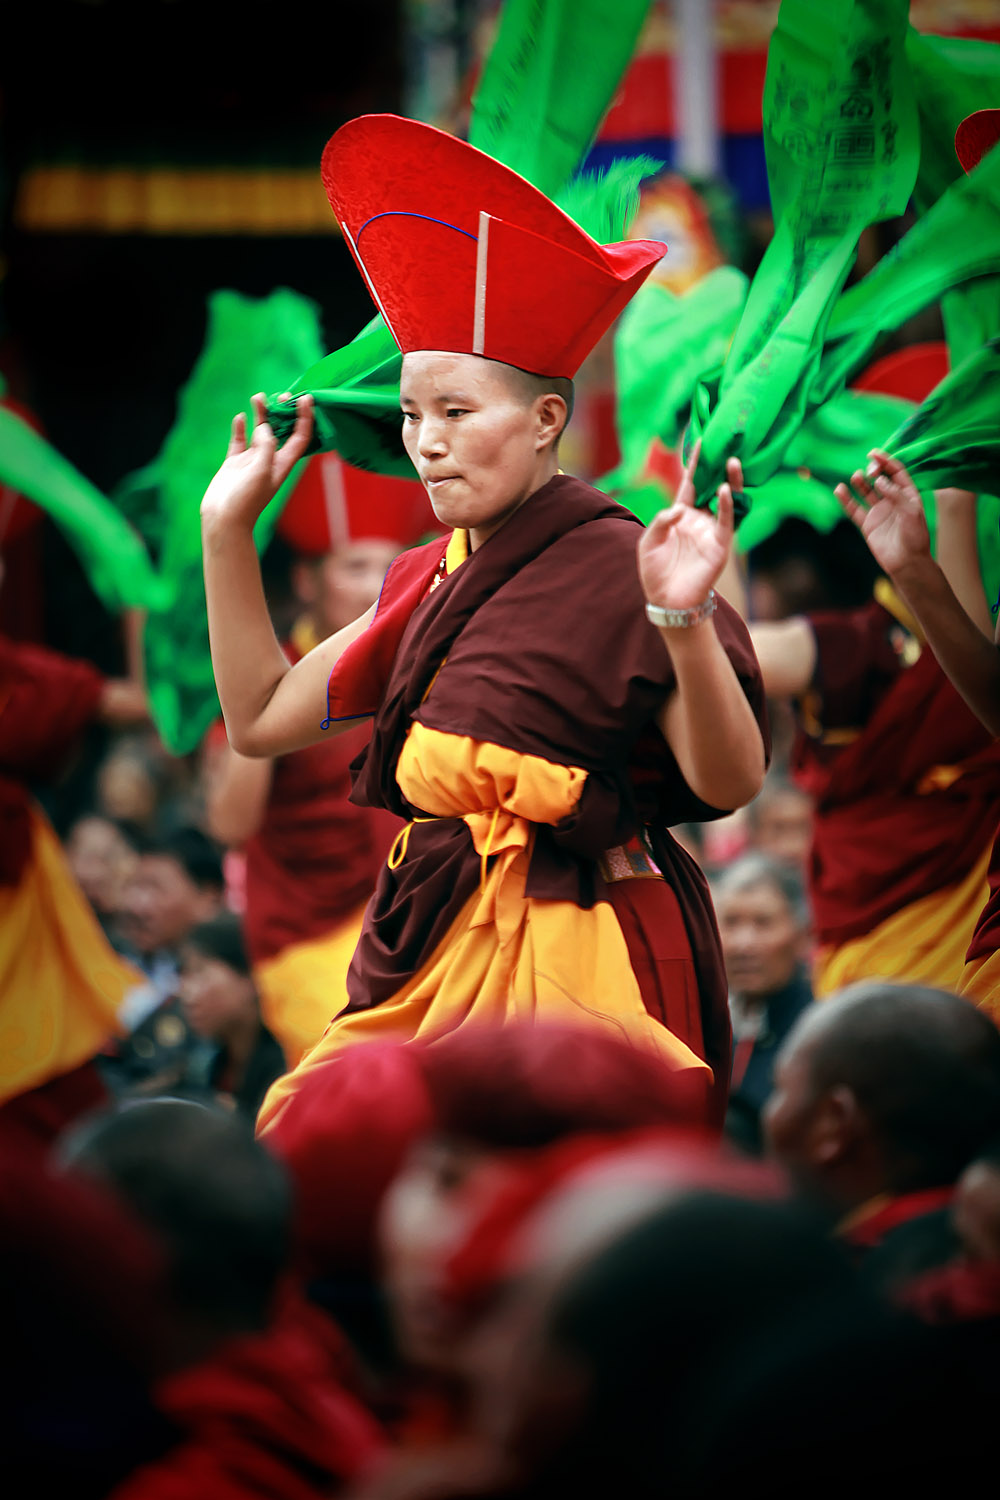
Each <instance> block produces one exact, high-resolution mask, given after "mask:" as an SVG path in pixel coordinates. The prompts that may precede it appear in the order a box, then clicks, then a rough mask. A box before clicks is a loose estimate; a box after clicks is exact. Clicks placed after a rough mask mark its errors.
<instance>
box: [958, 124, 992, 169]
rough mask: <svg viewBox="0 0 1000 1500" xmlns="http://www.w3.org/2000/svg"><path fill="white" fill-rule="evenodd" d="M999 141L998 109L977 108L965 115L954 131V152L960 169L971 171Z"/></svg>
mask: <svg viewBox="0 0 1000 1500" xmlns="http://www.w3.org/2000/svg"><path fill="white" fill-rule="evenodd" d="M997 141H1000V109H977V110H976V112H975V114H972V115H966V117H965V119H964V120H963V121H962V123H961V124H960V125H959V127H958V129H957V130H956V131H955V154H956V155H957V157H958V159H959V161H960V162H961V163H962V169H963V171H966V172H971V171H972V169H973V167H977V166H978V165H979V163H980V162H981V161H982V159H983V157H984V156H985V155H986V153H987V151H990V150H992V149H993V147H994V146H995V145H996V143H997Z"/></svg>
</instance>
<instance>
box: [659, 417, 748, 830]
mask: <svg viewBox="0 0 1000 1500" xmlns="http://www.w3.org/2000/svg"><path fill="white" fill-rule="evenodd" d="M700 451H701V445H700V444H696V445H695V449H694V452H693V453H692V455H691V460H690V462H689V464H688V466H687V468H686V469H685V471H684V477H683V479H682V481H681V484H680V487H679V489H678V491H677V498H676V499H675V501H674V503H673V505H672V506H671V507H670V509H669V510H665V511H661V512H660V514H659V515H658V516H656V517H655V519H654V520H653V521H652V522H651V523H650V525H649V526H648V527H647V528H646V530H645V531H644V533H643V535H642V537H641V538H640V540H639V577H640V579H641V581H642V587H643V591H644V593H645V595H646V599H647V602H648V603H650V604H652V605H657V606H659V607H660V608H661V609H667V610H693V609H696V608H697V607H698V606H699V605H702V604H704V603H705V602H706V600H707V599H708V597H709V594H710V592H711V590H712V588H713V587H714V585H715V584H716V583H717V582H718V580H719V577H720V575H721V574H722V571H723V569H724V567H725V565H726V562H727V560H728V558H729V556H730V553H731V551H732V544H733V493H732V491H733V486H741V485H742V474H741V472H740V466H739V463H738V462H737V461H736V460H735V459H730V461H729V464H728V466H727V473H728V475H729V482H728V483H727V484H724V485H722V486H721V487H720V489H719V492H718V515H717V516H713V515H712V514H711V512H710V511H707V510H699V509H697V508H696V507H695V504H694V493H695V492H694V485H693V482H692V481H693V476H694V472H695V469H696V468H697V465H698V458H699V456H700ZM660 636H661V638H662V640H663V643H664V646H665V648H666V649H667V651H668V652H669V653H670V659H671V661H672V663H673V667H674V672H675V675H676V687H675V689H674V691H673V692H672V693H671V694H670V696H669V698H668V699H667V701H666V703H665V704H664V706H663V708H662V709H661V711H660V714H659V718H658V723H659V727H660V730H661V732H662V734H663V737H664V739H665V740H666V741H667V744H668V745H669V746H670V748H671V750H672V751H673V753H674V756H675V757H676V759H677V764H678V765H679V767H680V769H681V772H682V774H683V776H684V779H685V780H686V781H687V783H688V785H689V786H690V788H691V790H692V791H693V792H694V793H695V794H696V796H698V797H700V798H701V799H702V801H703V802H707V803H709V804H710V805H711V806H712V807H719V808H736V807H742V806H743V805H744V804H745V803H747V802H750V801H751V800H752V799H753V798H754V797H755V796H756V795H757V793H758V792H759V791H760V788H761V786H762V785H763V781H764V770H765V752H764V741H763V739H762V737H761V732H760V729H759V727H758V725H757V720H756V718H755V717H754V713H753V710H752V708H751V707H750V704H749V703H748V701H747V698H746V694H745V693H744V691H743V688H742V686H741V684H740V680H739V678H738V677H737V675H736V672H735V670H734V668H733V664H732V662H731V661H730V660H729V657H728V655H727V654H726V651H725V649H724V647H723V645H722V642H721V641H720V640H719V637H718V634H717V633H716V629H715V622H714V620H713V619H712V617H711V615H708V616H707V617H706V618H705V619H702V620H701V621H700V622H699V623H697V624H693V625H690V626H687V627H684V626H682V627H676V626H675V627H669V626H667V627H660Z"/></svg>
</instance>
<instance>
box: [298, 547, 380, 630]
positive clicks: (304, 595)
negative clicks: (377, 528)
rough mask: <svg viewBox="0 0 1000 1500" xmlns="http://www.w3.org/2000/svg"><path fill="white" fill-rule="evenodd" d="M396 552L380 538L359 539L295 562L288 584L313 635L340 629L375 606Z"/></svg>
mask: <svg viewBox="0 0 1000 1500" xmlns="http://www.w3.org/2000/svg"><path fill="white" fill-rule="evenodd" d="M398 551H399V546H398V545H397V544H396V543H394V542H391V541H388V540H386V539H385V538H383V537H363V538H361V539H359V540H357V541H353V540H352V541H346V542H344V544H343V545H342V546H340V547H337V548H335V549H334V550H332V551H330V552H325V553H323V554H322V556H320V557H308V558H302V559H300V560H299V561H298V562H297V563H296V565H295V567H294V569H293V572H292V585H293V588H294V590H295V594H296V596H297V598H298V599H299V601H300V603H302V604H304V605H305V607H306V609H307V610H308V611H309V614H310V616H311V618H312V621H313V625H314V626H315V629H316V633H317V635H319V636H320V637H321V638H322V637H324V636H327V635H332V634H333V633H334V631H336V630H343V628H344V626H345V625H350V624H351V622H352V621H353V620H357V619H359V618H360V617H361V615H363V614H364V612H365V610H366V609H368V608H369V606H370V605H372V604H374V603H375V600H376V599H377V598H378V596H379V593H380V591H381V588H382V584H383V582H384V580H385V575H386V573H387V572H388V571H389V564H390V563H391V562H392V560H393V558H394V557H395V556H396V553H397V552H398Z"/></svg>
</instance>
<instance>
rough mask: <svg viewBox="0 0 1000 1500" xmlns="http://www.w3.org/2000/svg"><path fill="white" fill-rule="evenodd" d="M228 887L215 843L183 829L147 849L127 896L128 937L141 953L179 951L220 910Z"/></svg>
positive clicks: (123, 921) (123, 917) (123, 923)
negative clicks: (187, 939)
mask: <svg viewBox="0 0 1000 1500" xmlns="http://www.w3.org/2000/svg"><path fill="white" fill-rule="evenodd" d="M224 889H225V880H224V876H223V871H222V860H221V857H220V855H219V851H218V849H217V847H216V846H215V844H213V843H212V841H211V840H210V839H208V838H206V836H205V835H204V834H203V833H202V832H201V831H200V830H199V829H197V828H179V829H177V831H176V832H175V833H172V834H170V835H168V836H167V837H166V838H163V839H158V840H156V841H152V842H149V843H147V844H146V845H145V846H144V848H143V849H142V850H141V852H140V854H139V858H138V861H137V863H136V867H135V870H134V871H133V874H132V878H131V880H129V882H128V884H127V885H126V887H125V890H124V893H123V899H122V905H121V928H122V933H123V936H124V937H125V938H126V940H127V941H128V942H130V943H131V944H132V946H133V947H134V948H135V949H136V951H137V952H138V953H155V952H156V951H157V950H158V949H161V948H166V949H176V948H177V947H179V945H180V944H181V943H182V942H183V940H184V938H185V937H186V936H187V934H188V933H189V932H190V931H191V929H192V927H194V926H196V925H197V924H198V923H199V922H204V921H206V920H207V919H208V918H209V917H211V916H214V915H215V914H216V912H218V911H219V909H220V907H221V905H222V898H223V892H224Z"/></svg>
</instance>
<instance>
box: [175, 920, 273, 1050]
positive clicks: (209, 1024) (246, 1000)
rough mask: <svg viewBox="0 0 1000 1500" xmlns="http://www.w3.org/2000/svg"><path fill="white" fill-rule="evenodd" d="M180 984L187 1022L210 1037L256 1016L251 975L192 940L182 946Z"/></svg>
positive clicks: (220, 1035)
mask: <svg viewBox="0 0 1000 1500" xmlns="http://www.w3.org/2000/svg"><path fill="white" fill-rule="evenodd" d="M179 988H180V996H181V1003H182V1005H183V1007H184V1014H185V1016H186V1017H187V1021H188V1025H189V1026H190V1027H191V1030H192V1031H194V1032H195V1033H196V1034H197V1035H198V1036H201V1037H207V1038H208V1039H209V1040H210V1041H216V1040H223V1039H225V1037H226V1036H227V1035H228V1034H229V1032H230V1031H231V1030H232V1028H233V1027H234V1026H237V1025H241V1024H246V1023H247V1022H252V1021H255V1020H256V1018H257V998H256V993H255V991H254V985H253V980H252V979H251V978H250V976H249V975H247V974H241V973H239V972H238V970H236V969H233V968H230V966H229V964H227V963H225V962H224V961H223V960H222V959H221V958H216V957H215V956H214V955H213V954H209V953H202V952H201V950H200V949H199V948H196V947H193V946H192V945H191V944H189V943H186V944H185V945H184V947H183V948H182V950H181V978H180V986H179Z"/></svg>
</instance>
